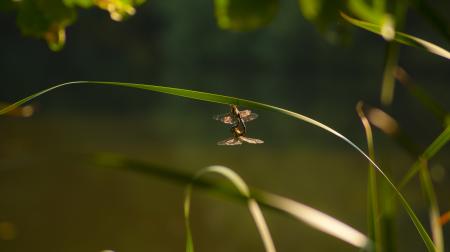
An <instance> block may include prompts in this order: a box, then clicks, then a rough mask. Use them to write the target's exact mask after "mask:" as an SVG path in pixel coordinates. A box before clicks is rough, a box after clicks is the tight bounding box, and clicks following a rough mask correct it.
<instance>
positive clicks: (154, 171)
mask: <svg viewBox="0 0 450 252" xmlns="http://www.w3.org/2000/svg"><path fill="white" fill-rule="evenodd" d="M96 163H97V164H98V165H100V166H104V167H108V168H116V169H124V170H129V171H134V172H138V173H141V174H145V175H148V176H157V177H158V178H162V179H166V180H168V181H170V182H175V183H178V184H181V185H186V184H191V183H192V185H193V186H195V187H196V188H200V189H203V190H206V191H208V192H212V193H217V194H220V195H221V196H226V197H227V198H230V199H233V200H238V201H239V202H241V203H247V204H248V201H249V198H252V199H254V200H255V201H256V202H257V203H259V204H260V205H261V206H262V207H264V208H265V209H267V210H272V211H276V212H277V213H282V214H284V215H287V216H290V217H292V218H294V219H296V220H298V221H300V222H303V223H305V224H306V225H309V226H310V227H312V228H314V229H317V230H319V231H321V232H324V233H326V234H329V235H331V236H333V237H336V238H338V239H341V240H343V241H345V242H347V243H349V244H351V245H353V246H356V247H359V248H362V249H367V248H369V247H370V246H371V242H370V241H369V239H368V238H367V237H366V236H365V235H364V234H362V233H361V232H359V231H357V230H356V229H354V228H352V227H351V226H349V225H347V224H345V223H343V222H341V221H339V220H337V219H335V218H333V217H332V216H329V215H327V214H325V213H323V212H321V211H319V210H316V209H314V208H312V207H310V206H307V205H305V204H302V203H300V202H297V201H295V200H292V199H289V198H286V197H283V196H280V195H277V194H273V193H269V192H266V191H263V190H259V189H255V188H249V187H248V186H247V185H245V183H244V182H243V181H242V179H240V178H239V176H238V175H237V174H235V173H234V172H233V171H231V170H229V169H228V168H225V167H221V166H213V167H216V168H214V169H217V168H219V169H220V170H222V171H224V172H225V173H226V176H227V177H229V178H230V179H232V180H234V183H235V186H237V187H238V188H239V191H240V192H236V190H230V189H229V188H228V187H224V186H221V185H219V184H217V183H213V182H210V181H209V180H205V179H203V177H196V179H195V180H192V177H193V176H192V175H190V174H188V173H186V172H183V171H181V170H179V169H173V168H170V167H161V166H157V165H153V164H147V163H143V162H141V161H136V160H133V159H129V158H126V157H123V156H119V155H114V154H101V155H98V157H97V158H96ZM207 169H212V168H207ZM224 169H225V170H224ZM201 172H205V170H202V171H201ZM248 192H249V193H248ZM186 207H187V208H186ZM189 209H190V207H189V206H186V205H185V214H186V213H187V215H189ZM186 225H189V222H186ZM187 231H188V235H192V234H191V233H190V228H189V229H188V230H187ZM189 241H191V242H189ZM187 245H188V246H187V248H189V249H190V250H188V251H193V246H192V239H189V237H188V240H187Z"/></svg>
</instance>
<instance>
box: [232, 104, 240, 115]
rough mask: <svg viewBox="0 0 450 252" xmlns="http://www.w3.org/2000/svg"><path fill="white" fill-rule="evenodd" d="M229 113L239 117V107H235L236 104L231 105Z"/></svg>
mask: <svg viewBox="0 0 450 252" xmlns="http://www.w3.org/2000/svg"><path fill="white" fill-rule="evenodd" d="M230 108H231V114H232V115H234V116H235V117H239V109H238V108H237V106H236V105H231V106H230Z"/></svg>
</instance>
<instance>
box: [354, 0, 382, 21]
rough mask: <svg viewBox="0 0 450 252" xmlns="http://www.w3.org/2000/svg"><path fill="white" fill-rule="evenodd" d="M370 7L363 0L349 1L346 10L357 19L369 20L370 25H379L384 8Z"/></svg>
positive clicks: (377, 5)
mask: <svg viewBox="0 0 450 252" xmlns="http://www.w3.org/2000/svg"><path fill="white" fill-rule="evenodd" d="M379 5H381V4H380V3H377V4H376V6H374V7H372V6H370V5H369V4H368V3H367V1H365V0H349V1H348V8H349V10H350V11H352V13H354V14H355V15H356V16H358V17H359V18H362V19H364V20H369V21H370V22H372V23H375V24H379V23H381V19H382V17H383V15H384V6H379Z"/></svg>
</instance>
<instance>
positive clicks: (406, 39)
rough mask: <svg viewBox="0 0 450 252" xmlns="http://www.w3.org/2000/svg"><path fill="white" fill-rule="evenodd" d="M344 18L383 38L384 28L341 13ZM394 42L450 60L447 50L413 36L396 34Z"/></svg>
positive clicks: (449, 53) (401, 33)
mask: <svg viewBox="0 0 450 252" xmlns="http://www.w3.org/2000/svg"><path fill="white" fill-rule="evenodd" d="M341 15H342V17H343V18H344V19H345V20H346V21H348V22H349V23H351V24H353V25H355V26H357V27H360V28H363V29H365V30H367V31H370V32H373V33H376V34H378V35H380V36H382V27H381V26H380V25H377V24H373V23H369V22H366V21H362V20H358V19H355V18H352V17H350V16H348V15H346V14H344V13H342V12H341ZM394 40H395V41H397V42H398V43H401V44H404V45H408V46H412V47H417V48H421V49H424V50H426V51H428V52H430V53H433V54H436V55H439V56H441V57H444V58H446V59H450V52H449V51H447V50H445V49H444V48H442V47H439V46H437V45H435V44H432V43H430V42H428V41H426V40H423V39H421V38H417V37H414V36H412V35H408V34H406V33H403V32H395V37H394Z"/></svg>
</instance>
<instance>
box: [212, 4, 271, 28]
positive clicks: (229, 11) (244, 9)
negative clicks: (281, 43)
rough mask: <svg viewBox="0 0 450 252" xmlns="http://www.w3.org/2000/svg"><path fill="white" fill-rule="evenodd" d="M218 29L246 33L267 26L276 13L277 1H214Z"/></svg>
mask: <svg viewBox="0 0 450 252" xmlns="http://www.w3.org/2000/svg"><path fill="white" fill-rule="evenodd" d="M214 4H215V13H216V19H217V24H218V25H219V27H220V28H222V29H225V30H233V31H248V30H254V29H257V28H261V27H263V26H266V25H268V24H269V23H270V22H271V21H272V20H273V18H274V17H275V15H276V13H277V12H278V7H279V0H215V1H214Z"/></svg>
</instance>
